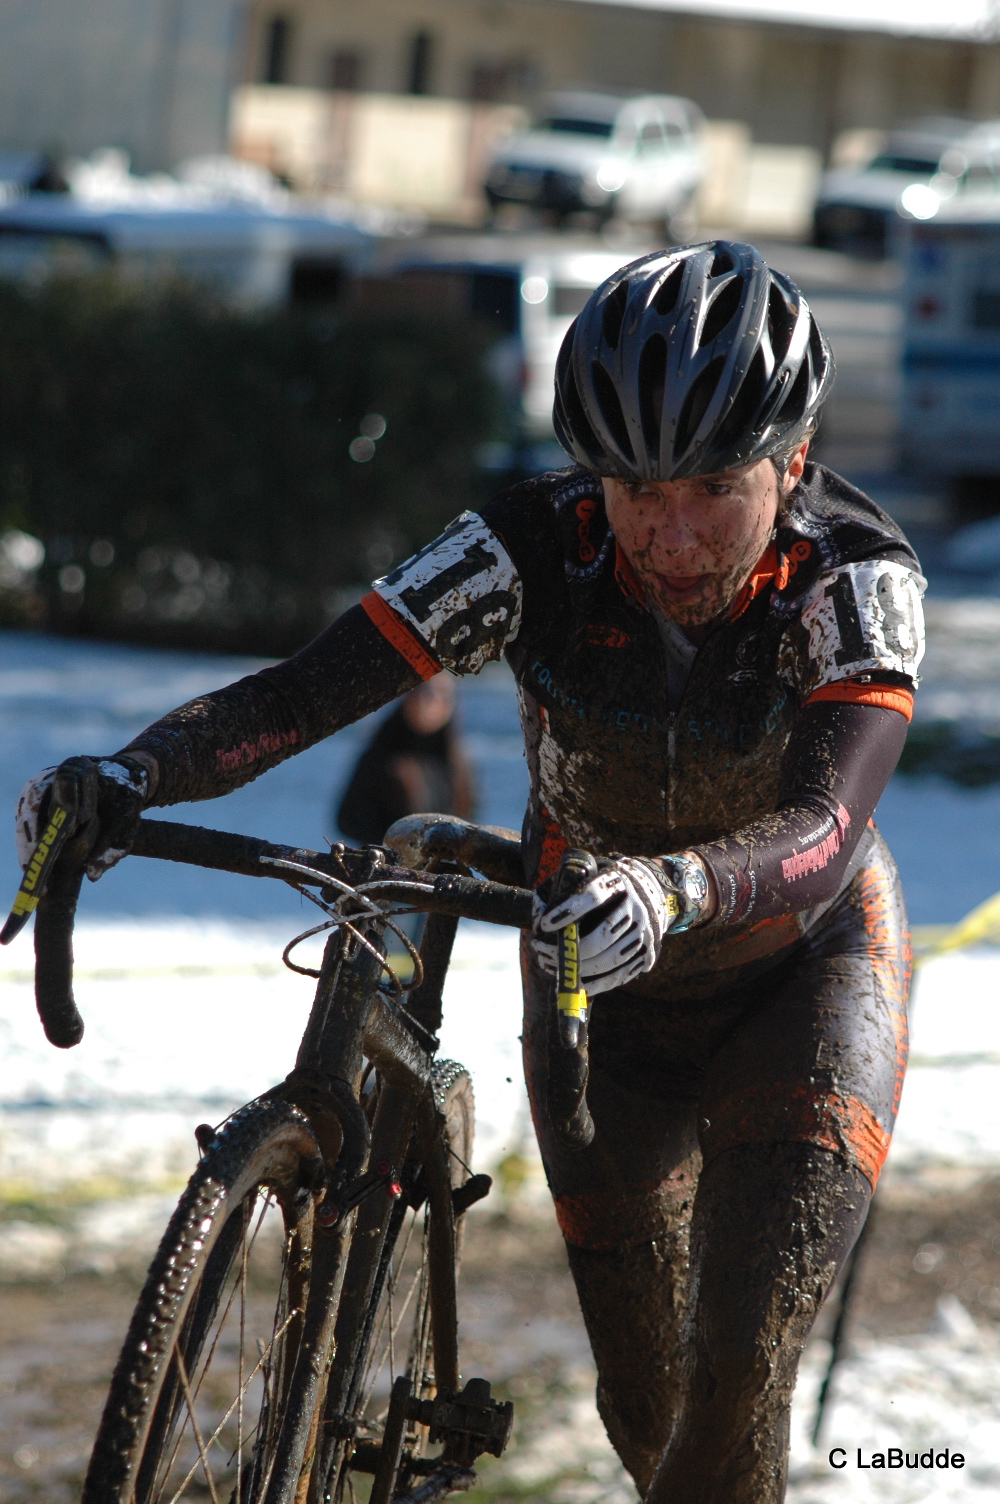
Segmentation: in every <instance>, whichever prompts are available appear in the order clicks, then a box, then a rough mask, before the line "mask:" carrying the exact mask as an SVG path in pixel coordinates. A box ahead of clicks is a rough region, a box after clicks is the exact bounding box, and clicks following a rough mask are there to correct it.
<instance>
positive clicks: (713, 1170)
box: [18, 241, 924, 1504]
mask: <svg viewBox="0 0 1000 1504" xmlns="http://www.w3.org/2000/svg"><path fill="white" fill-rule="evenodd" d="M832 379H833V362H832V358H831V355H830V351H829V347H828V346H827V343H826V340H825V338H824V337H823V334H822V332H821V331H820V329H819V327H818V325H817V324H816V321H815V319H814V318H813V316H812V313H811V311H810V309H809V307H808V304H807V303H806V301H805V299H804V298H803V297H802V294H801V293H800V292H799V290H798V288H797V287H796V286H795V285H794V283H792V282H791V281H790V280H789V279H788V278H787V277H784V276H783V275H781V274H780V273H778V272H774V271H772V270H771V269H770V268H769V267H768V266H767V265H766V264H765V262H764V261H763V259H762V257H761V256H760V253H759V252H758V251H757V250H756V249H755V248H754V247H753V246H750V245H744V244H739V243H732V242H727V241H714V242H708V243H703V244H698V245H689V246H676V247H673V248H672V249H670V250H664V251H658V252H654V253H652V254H651V255H649V256H645V257H643V258H641V259H640V260H638V261H635V262H633V263H631V264H630V265H629V266H626V267H623V268H622V269H620V270H619V271H617V272H616V273H615V274H614V275H613V276H612V277H610V278H609V279H608V280H607V281H606V282H605V283H604V284H603V285H602V286H601V287H599V288H598V289H597V290H596V291H595V292H594V293H593V294H592V296H591V297H590V299H589V301H588V302H587V304H586V306H585V307H584V308H583V310H582V311H581V313H580V314H579V316H578V317H577V318H576V319H575V320H574V323H573V324H572V326H571V327H570V329H569V331H568V333H567V335H566V338H565V340H564V343H563V347H562V350H561V352H560V356H559V360H558V363H557V367H556V401H555V408H554V413H553V418H554V423H555V429H556V433H557V435H558V437H559V440H560V442H561V444H562V445H563V448H564V449H565V450H566V452H567V453H568V454H569V455H570V457H571V459H572V463H571V464H570V465H568V466H566V467H565V468H563V469H560V470H556V471H552V472H550V473H548V474H545V475H540V476H535V477H534V478H533V479H531V480H528V481H526V482H524V483H523V484H521V485H518V486H515V487H513V488H512V489H511V490H509V491H506V492H504V493H501V494H500V495H499V496H496V497H494V498H493V499H492V500H491V501H489V502H488V503H486V504H485V505H484V506H483V507H482V508H481V509H480V511H479V512H478V513H477V512H466V513H464V514H463V515H462V516H460V517H459V518H458V519H457V520H456V521H455V522H453V523H452V524H451V526H450V527H448V528H446V529H445V531H444V532H443V533H442V534H440V536H439V537H438V538H436V539H435V540H434V541H433V542H431V543H429V544H428V545H427V546H426V547H425V548H423V549H421V550H420V552H419V553H417V554H415V555H414V556H413V557H412V558H410V559H408V560H406V561H405V562H404V563H402V564H400V565H399V566H398V567H397V568H395V569H393V570H392V571H391V572H390V573H389V574H388V575H386V576H385V577H384V578H383V579H380V580H377V581H376V582H375V584H374V585H373V587H372V589H371V591H370V592H369V593H368V594H367V595H366V596H364V597H363V598H362V600H361V602H360V603H359V604H358V605H357V606H355V607H353V608H352V609H351V610H349V611H347V612H345V613H344V615H343V616H341V617H340V618H338V620H337V621H335V622H334V623H332V625H331V626H329V627H328V628H327V629H326V631H324V632H323V633H322V634H321V635H320V636H319V637H318V638H316V640H315V641H314V642H313V643H311V644H309V645H308V646H307V647H305V648H303V649H302V651H301V652H299V653H297V654H296V655H295V656H294V657H293V658H290V659H288V660H287V661H286V662H285V663H280V664H276V665H273V666H271V667H268V668H265V669H263V670H261V671H260V672H259V673H257V674H254V675H251V676H249V677H248V678H245V679H242V680H240V681H239V682H238V683H236V684H231V685H229V686H228V687H226V688H224V689H220V690H217V691H215V692H214V693H211V694H207V695H202V696H200V697H199V698H198V699H196V700H193V701H191V702H190V703H189V704H188V705H184V706H181V707H180V708H179V709H178V710H175V711H172V712H171V713H170V714H169V715H166V716H164V717H163V718H162V719H160V720H159V721H157V722H156V723H155V724H154V725H152V726H151V727H149V728H148V729H147V730H146V731H144V732H142V733H141V734H140V735H139V736H138V737H136V738H135V739H134V740H133V741H132V742H130V743H129V745H128V746H127V747H126V748H124V749H122V751H121V752H118V753H115V754H113V755H112V756H111V757H109V758H105V759H102V760H98V761H97V762H96V769H97V773H98V775H99V777H98V803H97V812H96V816H95V818H94V819H93V821H92V822H91V829H90V830H89V831H88V836H89V839H90V841H91V846H90V856H89V858H88V871H89V872H90V875H91V876H93V877H98V876H100V874H101V872H102V871H104V870H105V869H106V868H107V867H108V866H111V865H112V864H113V863H114V862H116V861H117V860H119V859H120V857H121V856H122V855H124V854H125V852H127V851H128V849H129V847H130V844H131V842H132V840H133V839H134V832H135V830H136V827H137V824H138V821H139V818H140V814H141V811H142V810H143V808H144V807H147V806H150V805H169V804H175V803H179V802H181V801H186V800H191V799H210V798H215V797H217V796H218V795H220V794H224V793H227V792H228V791H230V790H232V789H235V788H238V787H239V786H240V785H241V784H244V783H247V782H249V781H250V780H251V779H252V778H255V777H257V776H258V775H259V774H260V773H263V772H264V771H266V769H268V768H270V767H273V766H275V765H276V764H277V763H279V762H282V761H283V760H284V759H285V758H287V757H289V756H291V755H292V754H293V753H295V752H298V751H300V750H302V749H303V748H305V747H308V746H310V745H312V744H313V743H315V742H317V741H319V740H320V739H321V738H323V737H325V736H329V735H330V734H331V733H333V732H335V731H336V730H338V729H339V728H340V727H342V726H345V725H347V724H349V723H350V722H352V721H356V720H358V719H360V718H361V716H363V715H366V714H368V713H370V712H371V711H373V710H377V709H379V708H380V707H381V706H383V705H386V704H388V703H389V702H390V701H391V700H392V699H394V698H395V697H397V696H399V695H401V694H404V693H406V692H407V691H409V690H411V689H413V688H414V687H415V686H416V685H417V684H418V683H419V682H421V681H423V680H433V679H434V678H435V676H437V675H438V674H439V673H440V671H441V669H442V668H446V669H448V670H450V671H451V672H453V673H462V674H471V673H477V672H478V671H479V670H480V669H481V668H482V667H483V666H484V664H485V663H486V662H487V661H489V660H496V659H499V658H501V657H506V659H507V661H508V663H509V664H510V666H511V669H512V670H513V673H514V676H515V679H516V681H517V688H518V696H519V701H520V711H521V721H522V727H523V732H524V741H525V750H526V754H527V760H528V772H529V780H530V794H529V802H528V808H527V811H526V814H525V820H524V827H523V859H524V871H525V878H526V881H527V882H529V883H530V884H531V885H532V886H533V887H534V888H535V889H536V910H535V921H534V928H533V932H530V933H526V935H525V937H524V943H523V977H524V1001H525V1018H524V1032H523V1044H524V1060H525V1074H526V1078H527V1082H528V1091H529V1096H530V1099H531V1104H532V1112H533V1116H534V1122H535V1129H536V1133H537V1135H538V1140H539V1144H540V1147H541V1151H542V1158H543V1160H544V1163H545V1169H546V1174H547V1176H548V1181H549V1186H550V1189H551V1191H552V1195H553V1199H554V1202H555V1209H556V1215H557V1218H558V1221H559V1225H560V1228H561V1230H562V1233H563V1236H564V1239H565V1241H566V1246H567V1252H568V1256H569V1265H570V1269H571V1271H572V1274H573V1278H574V1280H575V1282H576V1287H577V1292H578V1295H579V1298H580V1304H581V1307H582V1310H583V1315H584V1319H585V1321H586V1325H587V1331H588V1335H589V1337H590V1342H591V1346H592V1348H593V1351H594V1357H595V1360H596V1364H597V1371H598V1388H597V1399H598V1406H599V1409H600V1413H601V1416H602V1418H603V1420H604V1423H605V1425H606V1427H607V1430H608V1434H609V1436H610V1437H611V1440H612V1442H613V1443H614V1446H615V1448H616V1449H617V1451H618V1453H619V1455H620V1457H621V1458H622V1460H623V1462H624V1464H625V1466H626V1467H627V1468H628V1470H629V1472H630V1473H631V1474H632V1476H633V1478H634V1479H635V1481H636V1485H637V1487H638V1489H639V1492H640V1494H641V1495H642V1496H643V1498H644V1499H645V1500H646V1504H779V1501H780V1500H781V1499H783V1498H784V1495H785V1484H786V1477H787V1467H788V1438H789V1416H790V1408H791V1397H792V1392H793V1390H794V1387H795V1381H796V1375H797V1371H798V1364H799V1358H800V1355H801V1353H802V1349H803V1346H804V1344H805V1341H806V1339H807V1337H808V1335H809V1332H810V1330H811V1328H812V1325H813V1322H814V1320H815V1318H816V1315H817V1312H818V1311H819V1309H820V1307H821V1305H822V1303H823V1301H824V1299H825V1298H826V1295H827V1294H828V1292H829V1290H830V1289H831V1287H832V1285H833V1283H834V1281H835V1279H836V1278H837V1274H838V1272H839V1270H840V1269H841V1268H842V1267H843V1264H844V1261H845V1260H846V1258H847V1256H848V1254H849V1252H850V1249H851V1247H852V1246H853V1244H854V1242H855V1240H856V1238H857V1235H858V1232H859V1231H860V1229H861V1227H862V1225H863V1224H864V1221H865V1217H866V1215H867V1212H868V1205H869V1202H870V1198H871V1194H872V1190H873V1188H874V1186H875V1184H876V1182H877V1180H878V1176H879V1172H880V1170H881V1167H882V1164H883V1162H884V1160H885V1156H886V1154H887V1152H888V1148H889V1140H890V1136H891V1134H892V1131H893V1126H894V1123H895V1118H896V1111H897V1108H898V1105H899V1098H900V1091H901V1089H902V1083H903V1076H904V1072H905V1069H906V1058H907V1023H906V1008H907V997H908V992H909V983H910V945H909V931H908V928H907V921H906V912H905V907H904V903H903V898H902V893H901V889H900V883H899V877H898V874H897V872H896V869H895V866H894V864H893V861H892V857H891V856H890V854H889V852H888V850H887V849H886V846H885V843H884V842H883V840H882V837H881V836H880V834H879V832H878V830H877V829H876V828H875V826H874V824H873V822H872V818H871V817H872V814H873V812H874V810H875V806H876V804H877V802H878V800H879V798H880V796H881V793H882V790H883V789H884V787H885V784H886V782H887V780H888V778H889V776H890V774H891V773H892V770H893V768H894V767H895V765H896V761H897V759H898V757H899V753H900V751H901V749H902V746H903V742H904V739H905V736H906V728H907V722H908V720H909V718H910V715H911V711H912V703H913V694H914V690H915V688H916V684H917V669H918V665H919V663H920V659H921V655H922V652H923V626H922V613H921V600H920V598H921V593H922V590H923V586H924V581H923V579H922V576H921V575H920V572H919V564H918V561H917V558H916V555H915V554H914V552H913V549H912V548H911V547H910V545H909V543H908V542H907V539H906V538H905V536H904V535H903V533H902V531H901V530H900V528H899V527H898V526H897V524H896V523H895V522H894V521H893V520H892V519H891V518H890V517H888V516H887V515H886V514H885V513H884V512H882V511H880V509H879V508H878V507H877V506H876V505H875V504H874V503H873V502H872V501H871V500H870V499H869V498H868V497H866V496H864V495H863V494H862V493H861V492H860V491H858V490H856V489H855V488H854V487H853V486H851V485H850V484H849V483H848V482H847V481H845V480H843V479H842V478H841V477H840V476H838V475H835V474H833V473H832V472H831V471H829V470H827V469H825V468H824V467H823V466H822V465H819V464H815V463H811V462H810V461H809V458H808V450H809V441H810V438H811V435H812V434H813V432H814V431H815V428H816V424H817V419H818V415H819V412H820V409H821V407H822V404H823V402H824V400H825V398H826V396H827V394H828V392H829V390H830V386H831V383H832ZM51 778H52V771H51V770H47V771H45V772H43V773H40V774H39V775H37V776H36V777H35V778H34V779H32V780H31V781H30V782H29V784H28V785H27V786H26V788H25V790H24V791H23V793H22V796H21V801H20V805H19V810H18V845H19V855H20V858H21V861H22V865H23V864H25V863H26V862H27V861H28V859H29V857H30V854H31V852H32V850H33V849H34V843H35V842H37V840H38V836H39V821H40V819H43V818H44V816H45V811H46V808H47V805H46V800H47V798H48V789H49V787H50V786H51ZM567 847H583V848H586V850H587V851H589V852H590V853H592V854H594V856H595V857H596V858H597V871H596V875H593V876H592V877H590V879H589V880H588V881H587V883H586V885H585V886H584V887H583V888H582V889H581V890H580V891H577V892H575V893H574V894H572V895H570V896H569V897H566V896H564V895H563V896H559V897H557V896H555V895H554V894H553V892H552V888H551V886H549V879H550V878H551V877H552V876H553V875H554V874H555V873H556V872H557V871H558V870H559V867H560V862H561V858H562V855H563V853H564V852H565V851H566V849H567ZM572 922H575V923H577V924H578V926H579V937H580V938H579V972H580V979H581V983H582V985H583V986H585V987H586V989H587V991H588V993H590V994H592V995H594V997H595V999H596V1000H595V1001H594V1006H593V1010H592V1013H591V1016H590V1019H589V1024H588V1027H589V1036H588V1039H587V1042H586V1048H587V1049H589V1072H590V1079H589V1086H588V1100H589V1104H590V1110H591V1113H592V1115H593V1121H594V1125H595V1127H596V1133H595V1136H594V1137H593V1139H592V1140H591V1141H586V1140H585V1139H584V1138H583V1137H581V1139H580V1141H579V1142H577V1143H575V1144H568V1143H567V1142H566V1138H565V1136H562V1135H560V1133H559V1132H558V1131H557V1128H558V1119H557V1116H556V1114H555V1112H553V1111H550V1109H549V1098H548V1085H549V1082H550V1080H551V1079H552V1075H551V1070H550V1065H551V1062H552V1060H553V1059H554V1058H555V1057H554V1054H553V1052H554V1051H559V1050H560V1049H561V1048H562V1046H561V1044H560V1038H559V1033H558V1025H557V1019H556V1013H555V993H556V987H555V981H554V976H553V972H554V969H555V962H556V942H557V937H558V934H559V932H560V930H562V929H563V928H565V927H566V926H567V925H568V924H569V923H572ZM560 1058H565V1056H562V1057H560ZM580 1061H581V1069H583V1068H584V1067H585V1066H586V1065H587V1060H586V1057H585V1056H584V1055H583V1052H582V1050H581V1051H580Z"/></svg>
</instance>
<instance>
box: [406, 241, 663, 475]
mask: <svg viewBox="0 0 1000 1504" xmlns="http://www.w3.org/2000/svg"><path fill="white" fill-rule="evenodd" d="M642 250H643V248H642V247H634V248H632V249H630V250H629V251H628V253H627V254H626V253H623V252H622V251H617V250H615V251H612V250H607V249H605V248H604V247H603V246H602V245H601V244H600V242H595V241H592V240H585V239H583V238H582V237H581V238H580V239H579V240H577V241H576V242H575V243H574V241H573V240H570V239H568V238H567V237H564V236H556V235H552V234H548V235H478V236H461V237H460V236H440V237H437V236H428V237H427V238H426V239H423V240H417V239H414V240H411V241H404V242H397V244H396V245H395V246H394V247H386V248H385V250H383V252H382V253H380V256H379V258H378V263H377V264H378V266H379V271H380V275H381V276H382V277H383V278H384V277H388V278H391V279H393V280H395V281H396V282H397V284H398V283H403V284H405V286H406V288H408V290H409V291H408V295H409V296H410V297H411V298H412V300H413V301H414V302H415V303H416V304H418V305H419V304H421V303H423V304H424V305H426V306H429V307H434V308H447V309H448V310H449V311H451V312H460V313H466V314H468V315H469V316H470V317H473V318H476V319H478V320H479V321H480V322H481V323H482V324H483V325H484V326H485V327H486V328H487V329H489V331H490V333H491V340H492V351H491V364H492V367H493V371H494V375H495V376H496V378H497V381H498V383H499V385H500V387H501V390H502V391H503V393H504V394H505V397H506V400H507V403H508V407H509V415H510V417H511V419H512V424H511V426H512V429H513V431H514V433H515V435H516V442H515V445H514V450H515V451H516V452H513V453H512V452H511V450H510V446H507V445H495V446H490V450H491V452H489V453H484V455H483V457H482V458H483V464H484V467H485V468H487V469H491V470H496V471H498V472H499V471H529V472H530V471H539V470H545V469H550V468H552V467H553V466H554V465H563V464H566V463H567V460H566V456H565V455H564V454H563V452H562V450H561V449H560V448H559V445H558V444H557V443H556V440H555V435H554V433H553V430H552V393H553V383H554V377H555V365H556V356H557V355H558V353H559V346H560V345H561V344H562V339H563V335H564V334H565V333H566V330H567V329H568V328H569V326H570V324H571V323H572V322H573V320H574V319H575V318H576V315H577V314H578V313H579V312H580V310H581V308H582V307H583V305H584V303H586V301H587V299H588V298H589V297H590V294H591V293H592V292H593V290H594V288H595V287H599V286H600V284H601V283H602V282H603V281H604V280H605V278H607V277H610V276H611V274H612V272H614V271H617V270H618V267H619V266H621V265H622V263H623V262H624V261H631V260H634V259H635V257H637V256H639V255H641V254H642Z"/></svg>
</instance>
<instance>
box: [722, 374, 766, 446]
mask: <svg viewBox="0 0 1000 1504" xmlns="http://www.w3.org/2000/svg"><path fill="white" fill-rule="evenodd" d="M766 390H767V369H766V367H765V364H764V352H763V350H760V349H758V351H757V353H756V354H755V355H754V358H753V360H752V361H751V362H750V369H749V370H748V371H747V373H746V375H745V376H744V378H743V380H742V382H741V383H740V389H739V391H738V392H737V393H736V396H735V398H734V399H733V405H732V407H731V408H730V409H729V411H728V413H727V414H726V416H725V418H724V419H723V421H722V423H721V424H720V425H719V431H718V433H717V434H716V435H715V440H714V443H713V448H715V449H718V450H721V451H723V452H724V451H725V450H727V449H729V450H732V451H733V452H734V456H735V455H738V454H739V451H740V448H741V447H743V448H744V449H745V451H746V452H747V453H749V452H750V451H751V450H752V448H753V445H754V440H755V438H756V434H755V433H754V419H755V418H757V416H758V413H759V409H760V405H761V402H762V401H763V398H764V393H765V391H766ZM735 463H736V464H740V463H741V461H740V460H739V459H738V458H737V459H735Z"/></svg>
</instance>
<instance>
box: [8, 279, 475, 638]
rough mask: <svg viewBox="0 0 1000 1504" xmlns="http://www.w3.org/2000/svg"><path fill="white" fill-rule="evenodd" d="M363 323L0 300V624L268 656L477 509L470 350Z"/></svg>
mask: <svg viewBox="0 0 1000 1504" xmlns="http://www.w3.org/2000/svg"><path fill="white" fill-rule="evenodd" d="M374 302H375V306H372V304H373V300H372V298H371V297H369V298H368V299H367V300H366V306H364V307H361V306H351V305H347V306H345V307H344V308H343V309H333V310H331V309H324V310H315V309H314V310H296V309H282V310H278V311H272V312H268V313H266V314H257V315H253V316H251V315H246V314H239V313H236V312H234V311H232V310H231V309H226V308H223V307H220V306H217V305H214V304H213V303H211V302H210V301H208V299H207V298H206V296H205V295H204V294H201V293H199V292H198V291H196V290H194V289H192V288H190V287H185V286H183V285H180V284H173V285H163V286H161V287H159V288H158V289H155V290H152V291H151V290H150V289H149V288H148V287H147V288H138V287H132V286H130V285H128V284H126V283H124V282H122V281H121V280H116V279H115V278H113V277H111V276H107V275H100V276H92V277H88V278H76V279H69V278H64V279H51V280H49V281H47V282H45V283H43V284H41V285H40V286H35V287H32V286H28V285H25V284H14V283H7V284H0V622H3V623H5V624H7V625H31V626H38V627H45V628H48V629H50V630H56V631H72V632H78V633H86V634H90V635H98V636H105V637H115V638H127V639H129V640H132V641H146V642H155V643H161V644H171V645H180V646H191V647H206V648H213V649H220V648H222V649H232V650H234V651H241V652H261V653H275V654H282V653H286V652H289V651H291V650H293V649H294V648H296V647H297V646H299V645H301V644H302V643H303V642H305V641H307V640H308V639H309V637H311V636H312V635H313V634H314V633H315V632H316V631H318V630H319V629H320V628H321V627H322V626H323V625H325V624H326V622H327V621H329V620H330V619H331V618H332V617H333V616H334V615H335V614H337V611H338V610H339V609H340V608H341V607H342V606H343V604H344V603H345V602H346V601H348V600H349V599H350V598H351V597H352V595H354V596H356V594H357V593H359V587H360V586H362V585H363V584H364V583H366V582H367V581H369V580H370V579H372V578H373V577H374V576H376V575H378V574H381V573H383V572H384V571H385V570H386V569H388V568H389V567H390V566H391V565H392V564H393V563H394V562H398V561H399V560H400V559H402V558H405V557H406V556H407V555H408V554H409V553H411V552H412V551H413V550H414V549H416V548H418V547H420V546H421V545H422V544H423V543H425V542H426V541H427V540H428V539H429V538H431V537H432V536H433V535H434V533H435V532H436V531H438V530H439V529H440V527H441V526H442V525H443V524H444V523H446V522H447V521H448V520H449V519H450V518H451V517H453V516H454V515H455V514H456V513H457V512H459V511H461V510H463V509H464V508H465V507H469V506H472V507H474V506H476V505H477V503H478V502H480V501H481V499H482V494H483V492H482V486H483V480H482V477H481V476H480V474H479V473H478V472H477V470H476V466H475V453H476V450H477V448H478V447H479V446H480V445H481V444H482V443H483V442H484V441H487V440H489V439H492V438H495V437H498V430H497V425H498V424H501V423H502V417H501V408H500V404H499V402H498V400H497V397H496V393H495V391H494V388H493V385H492V383H491V380H490V378H489V376H488V374H487V371H486V365H485V359H484V357H485V353H486V343H485V338H484V335H483V332H482V331H481V330H479V329H477V328H476V327H475V326H473V325H471V324H470V323H469V322H468V321H463V320H461V319H448V318H444V317H438V316H431V315H429V314H424V315H421V314H420V313H419V312H417V311H413V310H407V309H405V308H400V307H398V306H397V307H392V306H389V305H388V304H387V305H386V306H384V307H381V308H380V307H379V306H378V300H377V299H376V300H374ZM35 539H37V540H40V541H41V543H42V544H43V545H44V550H45V553H44V560H42V561H41V562H39V560H40V555H41V550H40V549H39V547H38V544H37V543H35V542H33V540H35Z"/></svg>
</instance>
